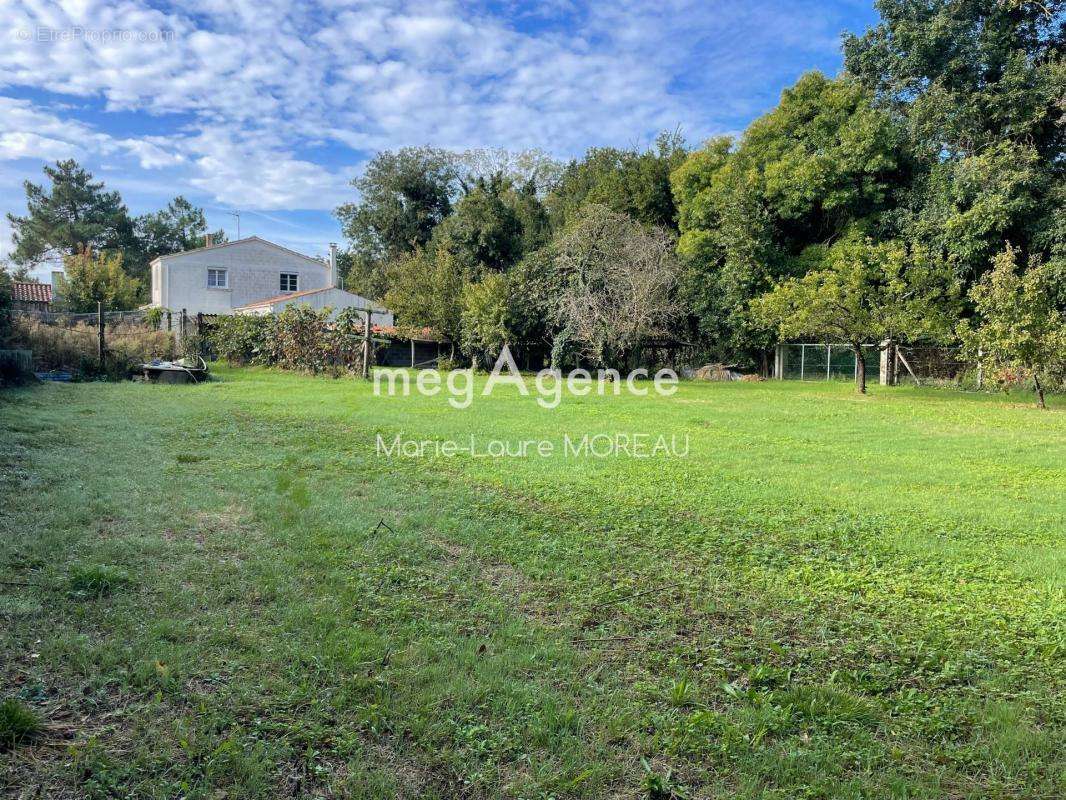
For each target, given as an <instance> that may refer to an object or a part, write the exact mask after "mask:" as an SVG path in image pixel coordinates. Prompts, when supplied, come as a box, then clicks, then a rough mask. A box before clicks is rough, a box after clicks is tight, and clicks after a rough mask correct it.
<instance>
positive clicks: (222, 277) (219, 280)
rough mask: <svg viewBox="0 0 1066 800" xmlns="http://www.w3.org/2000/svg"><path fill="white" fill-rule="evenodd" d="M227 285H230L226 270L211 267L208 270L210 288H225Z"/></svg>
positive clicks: (208, 286)
mask: <svg viewBox="0 0 1066 800" xmlns="http://www.w3.org/2000/svg"><path fill="white" fill-rule="evenodd" d="M227 286H229V282H228V279H227V276H226V270H224V269H209V270H208V271H207V288H208V289H225V288H226V287H227Z"/></svg>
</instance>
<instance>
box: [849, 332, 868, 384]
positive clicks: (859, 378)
mask: <svg viewBox="0 0 1066 800" xmlns="http://www.w3.org/2000/svg"><path fill="white" fill-rule="evenodd" d="M851 349H852V350H853V351H854V352H855V389H856V390H857V391H858V392H859V394H866V362H865V361H864V360H863V357H862V345H861V344H853V345H852V346H851Z"/></svg>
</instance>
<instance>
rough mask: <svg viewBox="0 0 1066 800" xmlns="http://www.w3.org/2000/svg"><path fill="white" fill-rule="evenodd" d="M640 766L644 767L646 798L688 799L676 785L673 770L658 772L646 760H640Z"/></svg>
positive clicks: (664, 799) (652, 799)
mask: <svg viewBox="0 0 1066 800" xmlns="http://www.w3.org/2000/svg"><path fill="white" fill-rule="evenodd" d="M640 764H641V766H642V767H644V780H643V788H644V796H645V797H647V798H648V800H675V799H676V800H685V799H686V798H687V797H688V795H687V794H685V792H684V791H683V790H682V788H681V787H680V786H677V785H676V784H675V783H674V780H673V777H674V774H673V771H672V770H670V769H667V770H666V772H658V771H657V770H655V769H654V768H653V767H652V766H651V764H649V763H648V761H647V759H644V758H642V759H641V760H640Z"/></svg>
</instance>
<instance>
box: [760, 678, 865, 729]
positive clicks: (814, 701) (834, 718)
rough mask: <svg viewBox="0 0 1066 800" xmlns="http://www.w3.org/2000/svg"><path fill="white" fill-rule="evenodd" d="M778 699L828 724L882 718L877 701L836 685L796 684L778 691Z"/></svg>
mask: <svg viewBox="0 0 1066 800" xmlns="http://www.w3.org/2000/svg"><path fill="white" fill-rule="evenodd" d="M774 701H775V703H776V704H777V705H780V706H785V707H791V708H792V710H793V711H794V712H795V713H796V714H797V715H798V716H799V717H801V718H803V719H805V720H808V721H810V722H813V723H815V724H818V725H822V726H824V727H826V728H833V727H836V726H838V725H841V724H846V723H852V724H856V725H874V724H876V723H877V720H878V714H877V709H876V708H875V706H874V705H873V703H871V702H870V701H869V700H866V699H865V698H863V697H859V696H857V695H854V694H852V693H851V692H847V691H844V690H843V689H837V688H836V687H833V686H793V687H790V688H788V689H785V690H783V691H781V692H777V693H775V697H774Z"/></svg>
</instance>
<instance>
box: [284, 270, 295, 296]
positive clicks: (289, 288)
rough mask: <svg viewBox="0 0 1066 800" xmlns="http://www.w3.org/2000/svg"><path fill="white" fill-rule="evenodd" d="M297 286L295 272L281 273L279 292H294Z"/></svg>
mask: <svg viewBox="0 0 1066 800" xmlns="http://www.w3.org/2000/svg"><path fill="white" fill-rule="evenodd" d="M298 285H299V276H298V275H297V274H296V273H295V272H283V273H281V291H283V292H295V291H297V288H296V287H297V286H298Z"/></svg>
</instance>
